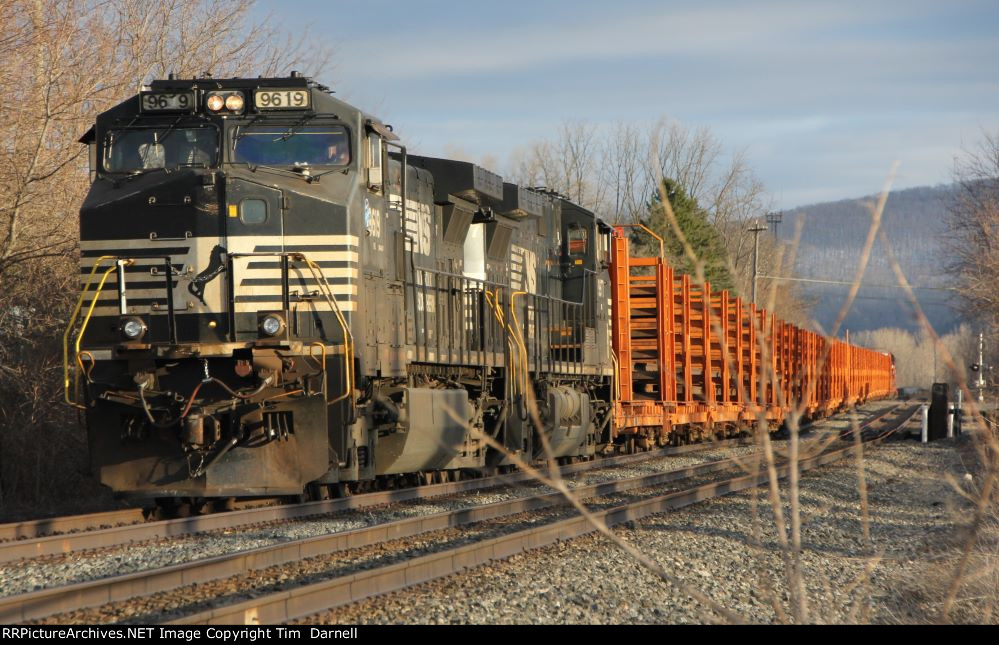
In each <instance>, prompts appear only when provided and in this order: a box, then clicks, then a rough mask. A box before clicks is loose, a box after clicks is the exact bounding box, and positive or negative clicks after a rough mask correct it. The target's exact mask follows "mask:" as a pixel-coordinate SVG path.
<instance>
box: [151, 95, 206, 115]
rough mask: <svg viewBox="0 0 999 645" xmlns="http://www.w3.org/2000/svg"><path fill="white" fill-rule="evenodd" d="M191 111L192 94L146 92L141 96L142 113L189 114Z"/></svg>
mask: <svg viewBox="0 0 999 645" xmlns="http://www.w3.org/2000/svg"><path fill="white" fill-rule="evenodd" d="M193 109H194V93H193V92H175V93H170V92H147V93H144V94H142V111H143V112H171V111H172V112H179V111H186V112H190V111H192V110H193Z"/></svg>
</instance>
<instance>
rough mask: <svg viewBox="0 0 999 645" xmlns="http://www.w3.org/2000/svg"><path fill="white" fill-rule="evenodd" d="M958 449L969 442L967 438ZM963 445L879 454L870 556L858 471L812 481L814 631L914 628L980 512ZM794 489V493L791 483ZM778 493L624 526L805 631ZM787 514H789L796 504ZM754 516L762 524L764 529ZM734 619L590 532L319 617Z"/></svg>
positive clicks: (680, 575)
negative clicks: (919, 594)
mask: <svg viewBox="0 0 999 645" xmlns="http://www.w3.org/2000/svg"><path fill="white" fill-rule="evenodd" d="M959 441H965V442H966V441H968V439H967V437H965V438H962V439H960V440H959ZM955 443H956V442H949V441H941V442H937V443H934V444H929V445H921V444H919V443H916V442H914V441H892V442H889V443H886V444H884V445H882V446H880V447H877V448H874V449H872V450H870V451H869V452H867V453H866V459H865V473H866V480H867V485H868V490H869V496H868V500H869V516H870V535H871V542H872V544H871V546H867V545H865V542H864V538H863V531H862V522H861V508H860V498H859V494H858V486H857V469H856V465H855V463H854V462H852V461H851V462H843V463H841V464H837V465H833V466H826V467H823V468H821V469H820V470H817V471H809V472H807V473H805V474H804V475H803V477H802V482H801V487H800V499H801V508H802V555H801V563H802V570H803V572H804V575H803V578H804V584H805V589H806V597H807V603H806V606H807V614H806V620H808V621H809V622H834V623H839V622H870V621H873V622H899V621H907V620H908V619H909V618H910V616H909V614H910V613H911V607H910V606H909V604H908V603H906V602H905V600H904V599H905V597H906V594H905V593H903V592H902V591H900V589H899V588H898V587H899V585H905V584H911V583H912V581H913V578H912V572H913V571H915V570H918V569H920V567H921V566H922V564H923V563H925V562H926V561H928V560H932V559H933V558H934V557H936V555H937V554H939V553H941V552H942V551H943V550H945V549H946V548H948V547H949V546H951V545H952V544H953V537H954V535H955V529H957V528H959V527H960V526H961V525H962V522H964V521H965V520H966V517H967V503H966V502H965V501H964V500H963V499H962V498H961V497H960V496H959V495H958V494H957V492H956V490H955V488H954V487H953V486H952V485H951V484H950V483H949V482H948V480H947V475H948V474H949V475H951V476H952V477H954V478H955V479H956V480H958V481H962V480H963V478H964V475H965V474H966V473H967V471H968V464H967V462H966V461H965V460H964V459H963V457H962V453H961V451H960V450H958V449H957V446H956V445H955ZM782 491H784V492H785V493H786V485H782ZM765 494H766V491H760V490H758V491H756V492H746V493H739V494H735V495H730V496H728V497H723V498H720V499H715V500H710V501H708V502H705V503H702V504H699V505H696V506H693V507H689V508H687V509H683V510H680V511H677V512H673V513H667V514H661V515H656V516H653V517H650V518H646V519H645V520H642V521H639V522H636V523H634V525H633V528H632V527H628V528H618V529H616V530H615V533H616V534H617V535H618V536H619V537H620V538H622V539H624V540H626V541H628V542H630V543H631V544H632V545H634V546H636V547H637V548H639V549H640V550H641V551H642V552H643V553H645V554H647V555H649V556H652V557H653V558H654V559H655V560H656V561H657V562H658V563H659V564H661V565H662V566H663V567H664V568H665V569H666V570H667V571H668V572H669V573H670V574H671V575H672V576H674V577H675V578H676V579H677V580H678V581H679V582H680V584H682V585H686V586H687V589H688V590H689V589H694V590H697V591H699V592H701V593H702V594H705V595H707V596H708V597H710V598H711V599H712V600H714V601H715V602H717V603H718V604H720V605H722V606H724V607H725V608H726V609H728V610H729V611H732V612H734V613H736V614H738V615H739V617H740V618H741V619H742V620H745V621H749V622H782V621H792V620H793V611H792V608H791V605H790V602H789V597H788V593H787V589H788V585H787V577H786V575H785V573H784V572H785V568H784V564H783V561H782V557H781V551H780V548H779V545H778V540H777V533H776V531H775V529H774V516H773V513H772V511H771V506H770V504H769V501H768V500H767V498H766V497H765ZM784 502H785V506H784V512H785V515H787V514H788V507H787V499H786V497H785V499H784ZM754 517H755V518H756V519H754ZM721 621H723V618H722V617H720V616H719V615H717V614H715V613H714V612H712V611H711V610H710V609H709V608H707V607H706V606H704V605H703V604H701V603H699V602H697V601H695V600H693V599H692V598H691V597H690V596H689V595H687V594H686V593H685V589H684V588H681V587H679V586H676V585H673V584H670V583H667V582H663V581H661V580H660V579H659V578H658V577H657V576H655V575H653V574H652V573H650V572H649V571H648V570H646V569H644V568H643V567H641V566H640V565H638V564H637V563H636V562H635V561H634V560H633V559H632V558H631V557H629V556H628V555H627V554H625V552H624V551H622V550H621V549H620V548H618V547H617V546H615V545H613V544H611V543H610V542H609V541H608V540H607V539H605V538H603V537H599V536H589V537H585V538H581V539H577V540H573V541H571V542H568V543H562V544H558V545H554V546H551V547H548V548H544V549H541V550H538V551H535V552H529V553H525V554H521V555H518V556H515V557H513V558H511V559H509V560H506V561H503V562H498V563H495V564H493V565H490V566H485V567H479V568H476V569H474V570H470V571H467V572H465V573H463V574H460V575H456V576H451V577H448V578H445V579H442V580H438V581H434V582H430V583H426V584H424V585H420V586H419V587H415V588H413V589H410V590H407V591H403V592H398V593H393V594H389V595H387V596H384V597H381V598H376V599H373V600H370V601H366V602H364V603H359V604H356V605H352V606H349V607H345V608H341V609H337V610H333V611H330V612H326V613H324V614H322V615H319V616H313V617H311V618H310V619H308V620H307V621H306V622H331V623H340V624H353V623H362V624H363V623H703V622H721Z"/></svg>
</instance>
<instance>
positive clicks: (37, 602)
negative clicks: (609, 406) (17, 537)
mask: <svg viewBox="0 0 999 645" xmlns="http://www.w3.org/2000/svg"><path fill="white" fill-rule="evenodd" d="M897 410H898V408H893V409H892V410H889V411H888V412H886V413H884V414H882V415H880V416H879V417H877V418H875V419H872V420H870V421H869V422H868V423H867V426H866V427H868V428H872V427H875V426H876V425H877V424H878V423H881V422H884V421H885V420H886V419H887V418H888V417H890V416H891V415H892V413H895V412H897ZM907 419H908V417H906V419H905V420H907ZM822 443H828V440H825V441H823V440H816V441H813V442H810V443H806V444H805V445H804V446H803V448H802V449H803V451H806V450H807V446H808V445H817V444H822ZM714 447H718V444H715V446H714ZM851 449H852V448H848V449H847V450H851ZM657 452H658V451H657ZM833 452H834V453H838V452H842V451H833ZM650 455H655V453H646V454H644V455H629V456H627V457H629V459H620V460H619V462H618V463H634V462H636V461H640V460H639V459H637V458H639V457H643V456H644V457H646V458H650ZM837 458H838V457H837ZM822 459H826V460H828V459H829V457H828V456H826V455H822V456H816V457H812V458H810V459H808V460H803V461H802V466H803V469H804V468H805V467H806V464H813V462H815V463H818V462H816V460H822ZM606 461H607V460H604V461H603V462H597V463H598V464H599V465H600V466H604V465H606ZM743 461H744V458H732V459H724V460H719V461H714V462H710V463H706V464H702V465H698V466H693V467H689V468H682V469H677V470H673V471H667V472H659V473H654V474H651V475H643V476H640V477H632V478H627V479H619V480H616V481H610V482H602V483H597V484H591V485H587V486H579V487H577V488H575V489H574V491H573V492H574V494H576V495H577V496H578V497H579V498H580V499H591V500H592V499H598V498H602V497H607V496H614V495H619V496H620V495H636V494H637V493H636V492H635V491H641V490H643V489H654V488H655V487H657V486H663V485H665V484H668V483H669V482H675V481H681V480H688V479H692V478H693V479H696V478H703V477H706V476H708V475H710V474H714V473H719V472H724V471H726V470H738V469H740V468H742V465H743ZM590 463H593V462H590ZM821 463H827V461H821ZM582 465H585V464H579V465H577V466H582ZM783 468H784V469H785V470H786V466H785V467H783ZM572 469H573V467H568V468H565V469H563V471H565V470H570V471H571V470H572ZM508 477H509V478H518V479H521V475H520V474H519V475H517V476H508ZM757 480H758V478H757V477H753V478H752V482H757ZM479 481H480V480H472V481H470V482H457V483H456V484H474V483H478V482H479ZM752 482H750V480H749V479H748V478H747V476H742V477H735V478H733V479H730V480H727V481H724V482H708V483H707V484H704V485H701V486H698V487H695V488H693V489H689V490H686V491H674V492H670V493H667V494H665V495H656V494H653V495H652V496H651V497H649V496H648V495H645V498H646V499H645V500H644V501H641V502H636V503H633V504H625V505H623V506H622V505H619V504H616V503H614V504H610V505H609V507H608V508H606V509H604V510H600V511H599V513H598V515H599V516H601V517H604V518H605V521H607V522H608V523H609V524H615V523H619V522H621V521H627V520H629V519H636V518H637V517H642V516H644V515H646V514H649V513H654V512H659V511H658V510H650V509H660V510H664V509H665V508H677V507H679V506H683V505H686V504H689V503H692V502H693V501H698V500H700V499H705V498H707V497H712V496H717V495H721V494H725V493H727V492H734V491H736V490H742V489H744V488H747V487H749V486H751V485H756V483H752ZM494 485H495V484H494ZM443 486H454V484H450V485H443ZM419 490H420V489H405V490H403V491H389V492H391V493H414V492H417V491H419ZM653 492H655V491H653ZM351 499H357V498H347V499H346V500H336V501H337V502H346V501H351ZM564 501H565V500H564V498H563V497H562V495H561V494H560V493H552V492H546V493H542V494H539V495H534V496H530V497H521V498H516V499H511V500H506V501H502V502H497V503H494V504H487V505H482V506H474V507H470V508H463V509H460V510H456V511H448V512H444V513H436V514H433V515H426V516H421V517H415V518H406V519H403V520H398V521H395V522H389V523H385V524H377V525H374V526H368V527H364V528H360V529H355V530H351V531H344V532H342V533H336V534H332V535H322V536H318V537H312V538H307V539H302V540H295V541H292V542H288V543H282V544H276V545H271V546H266V547H260V548H257V549H252V550H248V551H242V552H239V553H235V554H232V555H226V556H219V557H215V558H208V559H203V560H197V561H193V562H189V563H184V564H178V565H175V566H171V567H166V568H161V569H156V570H152V571H143V572H139V573H133V574H128V575H124V576H116V577H113V578H105V579H102V580H95V581H90V582H83V583H77V584H73V585H68V586H64V587H57V588H53V589H44V590H40V591H37V592H32V593H28V594H22V595H20V596H12V597H8V598H0V619H2V620H3V622H24V621H29V620H36V619H40V618H44V617H47V616H50V615H53V614H58V613H61V612H65V611H70V610H78V609H81V608H86V607H98V606H101V605H105V604H108V603H115V602H119V601H126V600H129V599H133V598H135V597H136V596H149V594H164V593H166V592H170V591H172V590H177V589H180V588H182V587H185V586H186V585H195V584H205V583H208V582H210V581H218V580H223V579H226V578H229V577H232V576H238V575H240V574H243V573H245V572H247V571H253V570H261V569H266V568H268V567H275V566H279V565H283V564H288V563H294V562H298V561H302V560H303V559H306V558H310V557H317V556H325V557H329V556H330V555H331V554H348V553H351V552H356V551H358V550H360V549H363V548H365V547H370V546H373V545H379V544H384V543H386V542H388V541H393V540H394V541H396V542H403V541H404V540H405V538H407V537H412V536H417V535H425V534H428V532H429V533H431V534H432V533H433V532H434V531H438V532H440V531H447V530H448V529H453V528H454V527H458V526H469V525H480V526H481V525H488V523H489V522H494V523H498V524H500V525H502V524H503V523H504V522H507V523H510V522H513V523H512V524H510V525H509V526H512V527H513V528H512V529H510V530H512V532H509V531H508V532H507V533H504V534H502V535H498V536H496V537H491V538H487V539H484V540H481V541H475V542H473V543H471V544H460V545H458V546H456V547H454V548H451V549H449V548H444V549H443V550H441V551H440V552H436V553H432V554H428V555H424V556H420V557H416V558H408V559H404V561H400V562H395V561H391V562H388V563H387V564H384V565H381V564H375V565H373V567H369V568H368V569H366V570H363V571H356V570H351V567H350V565H349V564H348V565H347V566H346V572H344V573H341V574H337V575H334V577H333V578H332V579H330V580H326V581H323V582H319V583H313V584H306V585H304V586H302V587H299V588H296V589H295V590H292V591H286V592H281V593H280V594H277V595H275V594H268V595H265V596H263V597H262V598H261V599H258V600H254V601H250V603H251V605H252V607H251V606H249V605H246V603H238V602H237V603H235V604H232V605H230V606H229V607H226V608H216V609H208V610H204V611H195V612H194V613H190V611H188V614H187V615H184V616H181V617H178V618H177V620H178V621H179V622H251V623H252V622H254V621H257V622H273V621H281V620H289V619H292V618H296V617H301V616H304V615H308V614H309V613H314V612H316V611H320V610H323V609H327V608H329V607H334V606H339V605H342V604H345V603H349V602H354V601H356V600H359V599H362V598H364V597H370V596H371V595H377V594H379V593H385V592H387V591H392V590H396V589H401V588H403V587H405V586H411V585H413V584H418V583H420V582H424V581H426V580H430V579H433V578H436V577H440V576H443V575H448V574H449V573H453V572H454V571H457V570H460V569H461V568H464V567H466V566H474V565H475V564H480V563H482V562H485V561H488V560H490V559H495V558H500V557H505V556H506V555H511V554H513V553H516V552H519V551H521V550H524V549H525V548H536V547H538V546H544V545H545V544H550V543H551V542H552V541H554V540H557V539H568V538H569V537H574V536H576V535H582V534H583V533H585V532H588V531H586V530H584V529H586V526H583V525H580V524H579V523H578V519H579V518H573V517H569V516H570V515H573V514H574V510H570V511H566V510H565V509H563V510H561V511H559V510H552V509H558V508H559V507H560V506H564ZM312 504H323V503H312ZM663 504H665V506H663ZM604 505H605V506H607V505H608V503H607V502H604ZM598 506H599V504H598ZM541 509H549V510H548V511H547V512H549V513H554V515H550V517H549V520H550V521H549V522H548V523H547V524H545V525H544V526H541V527H536V528H532V529H525V530H513V529H516V527H517V525H516V523H515V521H514V520H512V519H511V520H508V519H504V518H516V517H517V516H518V515H525V514H531V513H536V512H538V511H539V510H541ZM631 509H634V510H631ZM636 513H637V515H636ZM559 514H561V516H565V517H561V516H560V515H559ZM210 517H214V516H210ZM191 519H205V518H191ZM509 526H508V527H507V528H509ZM589 530H592V526H589ZM500 532H501V533H503V531H500ZM459 542H460V540H459ZM344 557H346V556H344ZM383 559H384V558H383ZM388 559H389V560H391V559H392V558H388ZM369 565H370V563H368V564H366V565H363V566H369ZM341 569H343V567H341ZM309 589H312V591H308V590H309ZM303 590H304V591H303ZM303 594H304V595H303ZM310 594H313V595H315V594H318V596H319V597H322V598H325V600H321V601H303V600H301V598H303V597H313V596H312V595H310ZM264 599H267V600H266V601H265V600H264ZM309 602H313V604H308V603H309ZM315 602H318V603H319V604H322V603H327V604H325V605H324V606H319V605H316V604H314V603H315ZM281 607H284V609H281ZM303 608H304V609H303ZM155 618H156V615H155V614H153V615H147V616H146V617H145V620H147V621H148V620H154V619H155ZM89 622H96V621H94V620H93V618H91V619H90V620H89Z"/></svg>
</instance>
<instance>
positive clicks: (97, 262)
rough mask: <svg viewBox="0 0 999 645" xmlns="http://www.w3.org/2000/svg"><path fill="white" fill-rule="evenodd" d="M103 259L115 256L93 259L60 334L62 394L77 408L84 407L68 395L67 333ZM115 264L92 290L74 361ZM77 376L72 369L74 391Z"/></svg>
mask: <svg viewBox="0 0 999 645" xmlns="http://www.w3.org/2000/svg"><path fill="white" fill-rule="evenodd" d="M104 260H117V258H116V257H115V256H113V255H102V256H100V257H99V258H97V259H96V260H95V261H94V266H93V268H92V269H90V274H89V275H88V276H87V284H86V285H84V287H83V291H81V292H80V298H79V299H78V300H77V301H76V306H75V307H73V313H72V314H70V316H69V324H67V325H66V331H65V332H63V335H62V378H63V390H64V392H63V396H64V398H65V400H66V403H67V404H69V405H71V406H73V407H74V408H78V409H81V410H82V409H85V407H84V406H82V405H80V403H79V402H78V401H74V400H73V399H72V398H70V395H69V381H70V378H69V335H70V333H71V332H72V331H73V328H74V327H75V326H76V321H77V318H78V317H79V315H80V310H81V309H82V308H83V300H84V299H85V298H86V297H87V293H88V292H89V291H90V285H91V284H93V281H94V275H95V274H96V273H97V269H98V267H100V265H101V262H103V261H104ZM129 263H130V264H131V260H129ZM116 266H117V265H112V266H111V267H110V268H108V270H107V271H105V272H104V275H103V276H102V277H101V281H100V283H99V284H98V285H97V289H96V291H95V292H94V298H93V300H91V302H90V308H89V309H88V310H87V317H86V319H85V320H84V321H83V325H82V326H81V328H80V333H79V334H77V337H76V343H75V344H74V345H73V349H74V361H76V360H77V357H78V356H79V354H80V340H81V339H82V338H83V333H84V332H85V331H86V329H87V324H88V323H89V322H90V316H91V314H93V312H94V307H95V306H96V305H97V298H98V297H100V295H101V291H102V290H103V289H104V283H105V282H106V281H107V279H108V276H109V275H111V272H112V271H114V270H115V267H116ZM79 378H80V377H79V372H77V371H76V370H73V380H74V383H75V385H74V391H76V387H78V384H79Z"/></svg>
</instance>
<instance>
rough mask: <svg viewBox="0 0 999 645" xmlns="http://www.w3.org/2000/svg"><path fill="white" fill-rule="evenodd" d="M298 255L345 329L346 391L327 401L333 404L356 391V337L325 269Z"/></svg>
mask: <svg viewBox="0 0 999 645" xmlns="http://www.w3.org/2000/svg"><path fill="white" fill-rule="evenodd" d="M298 257H300V258H301V259H302V261H303V262H305V263H306V264H307V265H308V267H309V269H310V270H311V271H312V277H313V278H315V280H316V284H317V285H319V287H320V288H321V289H322V291H323V296H324V297H325V298H326V301H327V302H328V303H329V304H330V307H331V308H332V309H333V312H334V313H335V314H336V318H337V321H338V322H339V323H340V328H341V329H343V342H344V353H345V355H346V363H347V365H346V368H347V378H346V379H345V381H346V382H345V388H344V393H343V394H341V395H340V396H338V397H337V398H335V399H332V400H330V401H327V402H326V404H327V405H333V404H334V403H339V402H340V401H343V400H344V399H346V398H347V397H349V396H351V394H353V392H354V337H353V336H352V335H351V333H350V327H349V326H348V325H347V319H346V318H344V317H343V312H341V311H340V305H339V304H338V303H337V301H336V297H335V296H334V295H333V289H332V288H331V287H330V284H329V282H327V281H326V276H325V275H324V274H323V270H322V269H321V268H320V267H319V265H318V264H316V263H315V262H313V261H312V260H310V259H309V258H307V257H306V256H305V255H304V254H301V253H300V254H298ZM324 354H325V349H324Z"/></svg>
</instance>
